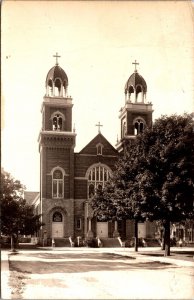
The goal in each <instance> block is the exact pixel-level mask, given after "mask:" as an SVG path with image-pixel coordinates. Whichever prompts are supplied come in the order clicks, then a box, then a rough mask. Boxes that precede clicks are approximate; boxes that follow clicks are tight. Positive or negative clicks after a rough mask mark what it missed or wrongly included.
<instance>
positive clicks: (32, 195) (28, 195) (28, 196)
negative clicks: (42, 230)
mask: <svg viewBox="0 0 194 300" xmlns="http://www.w3.org/2000/svg"><path fill="white" fill-rule="evenodd" d="M37 196H39V192H28V191H24V199H25V200H26V203H27V204H29V205H32V204H33V202H34V201H35V199H36V198H37Z"/></svg>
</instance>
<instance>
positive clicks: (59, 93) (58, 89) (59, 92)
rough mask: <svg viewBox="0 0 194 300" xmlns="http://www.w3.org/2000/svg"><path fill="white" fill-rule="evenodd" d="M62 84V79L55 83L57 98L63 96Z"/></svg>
mask: <svg viewBox="0 0 194 300" xmlns="http://www.w3.org/2000/svg"><path fill="white" fill-rule="evenodd" d="M62 86H63V85H62V82H61V79H60V78H56V79H55V82H54V95H55V96H57V97H60V96H62V91H63V90H62Z"/></svg>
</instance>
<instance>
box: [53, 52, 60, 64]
mask: <svg viewBox="0 0 194 300" xmlns="http://www.w3.org/2000/svg"><path fill="white" fill-rule="evenodd" d="M53 57H56V66H58V64H59V63H58V58H59V57H61V56H60V55H59V54H58V52H56V54H55V55H53Z"/></svg>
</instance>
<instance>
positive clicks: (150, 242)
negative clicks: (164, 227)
mask: <svg viewBox="0 0 194 300" xmlns="http://www.w3.org/2000/svg"><path fill="white" fill-rule="evenodd" d="M144 241H145V247H160V246H161V245H160V242H159V240H158V239H153V238H144Z"/></svg>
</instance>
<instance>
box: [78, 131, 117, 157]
mask: <svg viewBox="0 0 194 300" xmlns="http://www.w3.org/2000/svg"><path fill="white" fill-rule="evenodd" d="M98 144H101V145H102V146H103V155H113V156H116V155H118V152H117V150H116V149H115V148H114V147H113V146H112V145H111V144H110V143H109V141H108V140H107V139H106V138H105V137H104V136H103V135H102V133H98V134H97V135H96V136H95V137H94V138H93V139H92V140H91V141H90V142H89V143H88V144H87V145H86V146H85V147H84V148H83V149H82V150H81V151H80V152H79V154H93V155H96V146H97V145H98Z"/></svg>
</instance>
